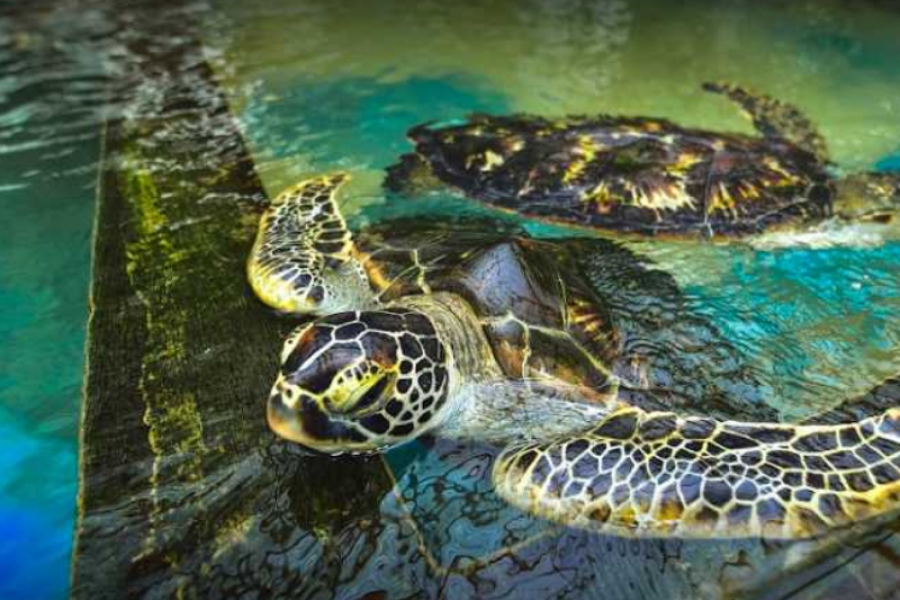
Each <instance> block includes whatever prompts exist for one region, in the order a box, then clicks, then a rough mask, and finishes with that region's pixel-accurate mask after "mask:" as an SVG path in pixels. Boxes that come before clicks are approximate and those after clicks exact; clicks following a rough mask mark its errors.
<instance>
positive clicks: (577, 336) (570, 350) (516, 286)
mask: <svg viewBox="0 0 900 600" xmlns="http://www.w3.org/2000/svg"><path fill="white" fill-rule="evenodd" d="M354 241H355V243H356V244H357V247H358V249H359V251H360V255H361V258H362V259H363V260H364V261H365V263H366V267H367V270H368V272H369V274H370V277H371V278H372V281H373V284H374V286H375V287H376V288H377V289H378V290H379V291H380V299H381V300H382V301H384V302H394V301H397V302H400V303H402V301H403V298H404V297H406V296H408V295H412V294H430V293H435V292H442V291H444V292H452V293H455V294H458V295H460V296H462V297H463V298H465V299H466V300H467V301H468V302H469V303H470V304H471V305H472V306H473V308H474V310H475V311H476V312H477V314H478V315H479V316H480V317H481V318H482V319H483V323H484V328H485V329H484V331H485V334H486V335H487V338H488V340H489V341H490V343H491V346H492V349H493V351H494V355H495V356H496V358H497V361H498V363H499V364H500V365H501V367H502V368H503V369H504V371H505V372H506V374H507V375H508V376H509V377H510V378H511V379H513V380H516V381H519V380H532V381H534V380H538V381H539V380H540V378H541V377H542V376H546V377H548V378H552V379H555V380H556V381H558V382H562V383H565V384H569V385H573V386H577V387H578V388H580V393H581V394H582V395H586V396H590V393H585V392H590V391H591V390H593V391H594V392H596V393H597V396H598V397H600V396H604V395H606V394H607V393H608V392H609V391H610V377H609V375H610V373H613V374H615V375H616V376H617V377H618V378H619V380H620V381H621V382H622V383H623V384H624V385H623V386H620V388H619V394H620V396H621V398H622V399H623V400H624V401H626V402H629V403H632V404H634V405H637V406H641V407H642V408H645V409H648V410H660V409H667V410H672V409H678V410H682V411H684V412H686V413H694V414H700V415H706V416H709V415H714V416H716V417H719V418H725V419H727V418H741V417H744V418H757V419H758V418H760V416H766V417H768V418H776V417H777V415H775V414H773V413H772V411H771V409H768V408H767V407H766V406H765V404H764V402H763V396H762V394H755V392H754V390H758V389H759V387H760V386H759V385H758V383H757V382H756V381H755V379H754V376H753V374H752V373H751V372H750V371H749V370H748V369H747V368H746V366H745V364H744V361H743V360H742V359H741V358H740V355H739V354H740V353H739V352H738V351H737V350H736V349H734V348H732V347H731V346H730V345H729V344H728V342H727V340H725V339H724V338H723V337H722V334H721V333H720V332H718V331H717V330H716V328H715V327H714V326H713V325H712V324H711V323H710V322H709V321H708V320H707V319H705V318H703V317H702V316H700V315H698V314H696V313H694V312H693V311H692V310H691V309H690V308H689V307H688V306H686V304H685V302H684V298H683V296H682V294H681V293H680V290H679V288H678V285H677V283H676V282H675V281H674V280H673V279H672V278H671V276H669V275H668V274H667V273H665V272H663V271H660V270H658V269H654V268H653V267H652V266H651V265H649V264H648V263H647V262H646V260H645V259H643V258H641V257H639V256H637V255H635V254H634V253H633V252H632V251H630V250H628V249H627V248H626V247H624V246H623V245H622V244H619V243H617V242H613V241H610V240H603V239H596V238H567V239H555V240H539V239H534V238H532V237H529V236H528V234H527V233H526V232H525V231H524V230H522V229H520V228H519V227H517V226H516V225H514V224H511V223H509V222H504V221H499V220H497V221H495V220H492V219H482V218H465V219H456V220H454V219H450V218H441V219H433V220H431V221H428V220H422V219H410V218H403V219H394V220H390V221H382V222H379V223H376V224H373V225H369V226H367V227H365V228H363V229H362V230H361V231H358V232H355V233H354ZM691 340H693V341H694V342H696V343H694V342H691ZM701 341H702V342H701ZM687 348H691V350H690V351H688V350H687ZM707 354H708V355H707ZM725 356H727V360H723V357H725Z"/></svg>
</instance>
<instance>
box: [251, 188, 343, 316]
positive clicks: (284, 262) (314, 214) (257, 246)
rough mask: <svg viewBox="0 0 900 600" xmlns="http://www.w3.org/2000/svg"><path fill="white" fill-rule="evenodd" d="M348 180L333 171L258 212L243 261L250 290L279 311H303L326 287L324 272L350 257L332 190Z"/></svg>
mask: <svg viewBox="0 0 900 600" xmlns="http://www.w3.org/2000/svg"><path fill="white" fill-rule="evenodd" d="M347 180H348V177H347V175H345V174H343V173H337V174H333V175H325V176H322V177H316V178H314V179H309V180H306V181H303V182H302V183H299V184H297V185H295V186H293V187H291V188H288V189H287V190H285V191H284V192H282V193H281V194H280V195H279V196H278V197H277V198H276V199H275V200H274V201H273V202H272V206H270V207H269V208H268V209H267V210H266V212H265V214H264V215H263V216H262V219H261V221H260V226H259V233H258V235H257V237H256V242H255V243H254V245H253V250H252V251H251V253H250V258H249V260H248V262H247V275H248V279H249V280H250V285H251V287H252V288H253V291H254V292H255V293H256V294H257V296H259V298H260V299H261V300H262V301H263V302H265V303H266V304H268V305H270V306H272V307H274V308H277V309H279V310H282V311H284V312H308V311H310V310H311V309H315V308H316V307H318V306H320V305H321V304H322V302H323V301H324V300H325V297H326V294H328V293H329V290H328V289H327V286H326V285H325V281H324V278H323V273H324V271H325V269H326V267H334V266H336V265H341V264H344V263H347V262H348V261H350V259H351V258H352V257H351V252H352V247H353V245H352V242H351V240H350V232H349V231H348V230H347V225H346V223H345V222H344V217H343V216H342V215H341V213H340V211H339V210H338V209H337V207H336V204H335V194H337V191H338V190H339V189H340V187H341V186H342V185H343V184H344V183H346V181H347Z"/></svg>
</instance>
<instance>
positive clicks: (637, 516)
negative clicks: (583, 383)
mask: <svg viewBox="0 0 900 600" xmlns="http://www.w3.org/2000/svg"><path fill="white" fill-rule="evenodd" d="M494 477H495V482H496V485H497V491H498V493H499V494H500V495H501V496H503V497H504V498H505V499H506V500H508V501H509V502H511V503H513V504H514V505H516V506H518V507H520V508H522V509H524V510H526V511H528V512H531V513H534V514H536V515H539V516H542V517H545V518H549V519H552V520H554V521H557V522H562V523H565V524H569V525H574V526H578V527H585V528H590V529H597V530H601V531H604V532H609V533H615V534H620V535H632V536H644V537H682V538H746V537H765V538H773V539H793V538H810V537H816V536H819V535H822V534H824V533H827V532H828V531H829V530H830V529H831V528H834V527H841V526H847V525H851V524H853V523H856V522H858V521H862V520H864V519H868V518H873V517H879V516H886V515H889V514H890V513H892V512H893V511H895V510H897V509H900V409H896V408H894V409H891V410H888V411H886V412H884V413H882V414H881V415H879V416H876V417H869V418H866V419H863V420H861V421H858V422H855V423H852V424H846V425H822V426H817V425H796V424H768V423H740V422H736V421H716V420H714V419H707V418H679V417H678V416H676V415H674V414H672V413H665V412H644V411H641V410H639V409H636V408H626V409H621V410H618V411H616V412H614V413H612V414H611V415H609V416H608V417H606V418H605V419H604V420H603V421H601V422H600V423H599V424H598V425H597V426H595V427H593V428H591V429H588V430H586V431H584V432H582V433H581V434H580V435H568V436H561V437H559V438H556V440H554V441H550V442H545V443H533V444H524V445H519V446H516V447H514V448H512V449H510V450H507V451H506V452H504V453H503V454H502V455H501V456H500V457H499V458H498V459H497V462H496V464H495V466H494Z"/></svg>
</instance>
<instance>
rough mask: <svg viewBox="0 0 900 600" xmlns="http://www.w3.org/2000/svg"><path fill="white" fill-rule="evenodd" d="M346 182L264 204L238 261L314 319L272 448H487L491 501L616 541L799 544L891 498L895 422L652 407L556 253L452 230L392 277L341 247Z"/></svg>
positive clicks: (274, 401) (333, 180)
mask: <svg viewBox="0 0 900 600" xmlns="http://www.w3.org/2000/svg"><path fill="white" fill-rule="evenodd" d="M345 179H346V178H345V176H343V175H331V176H325V177H321V178H316V179H312V180H309V181H306V182H304V183H301V184H299V185H298V186H295V187H293V188H291V189H289V190H287V191H286V192H284V193H283V194H282V195H281V196H279V197H278V198H277V199H276V200H275V201H274V203H273V205H272V207H270V208H269V209H268V211H267V213H266V214H265V215H264V216H263V218H262V220H261V224H260V229H259V233H258V236H257V240H256V243H255V244H254V247H253V250H252V252H251V256H250V259H249V262H248V275H249V279H250V282H251V285H252V287H253V289H254V290H255V291H256V293H257V294H258V295H259V297H260V298H262V299H263V300H264V301H266V302H267V303H269V304H270V305H272V306H273V307H275V308H277V309H280V310H287V311H299V312H304V313H307V314H310V315H320V316H318V317H317V318H315V319H314V320H312V321H310V322H309V323H307V324H305V325H303V326H301V327H300V328H299V329H297V330H296V331H295V332H294V333H292V334H291V335H290V336H289V337H288V339H287V340H286V342H285V344H284V348H283V350H282V354H281V368H280V372H279V374H278V376H277V379H276V382H275V384H274V386H273V388H272V390H271V393H270V396H269V399H268V408H267V414H268V421H269V424H270V426H271V428H272V429H273V430H274V431H275V432H276V433H277V434H279V435H280V436H282V437H284V438H287V439H289V440H292V441H294V442H297V443H299V444H302V445H303V446H305V447H307V448H310V449H313V450H317V451H320V452H323V453H327V454H344V453H351V454H364V453H372V452H379V451H382V450H385V449H387V448H390V447H392V446H395V445H398V444H402V443H405V442H408V441H411V440H413V439H415V438H417V437H419V436H421V435H422V434H424V433H426V432H432V433H437V434H439V435H442V436H457V437H465V438H469V439H477V440H481V441H483V442H484V443H488V444H496V445H499V446H501V447H502V448H503V449H502V451H501V453H500V454H499V456H498V458H497V459H496V461H495V462H494V466H493V479H494V482H495V484H496V491H497V493H498V494H499V495H500V496H502V497H503V498H504V499H506V500H507V501H508V502H510V503H512V504H513V505H516V506H518V507H520V508H522V509H523V510H525V511H528V512H531V513H533V514H536V515H539V516H543V517H547V518H549V519H552V520H555V521H558V522H562V523H565V524H568V525H573V526H579V527H585V528H594V529H601V530H603V531H607V532H612V533H617V534H626V535H627V534H630V535H638V536H654V537H660V536H680V537H748V536H767V537H776V538H794V537H811V536H816V535H819V534H822V533H823V532H825V531H827V530H828V529H829V528H831V527H835V526H843V525H847V524H850V523H853V522H855V521H857V520H861V519H864V518H868V517H872V516H876V515H880V514H883V513H885V512H887V511H889V510H891V509H893V508H895V507H897V506H898V504H900V471H898V469H900V409H896V408H890V409H888V410H884V411H883V412H881V413H880V414H878V415H876V416H868V417H866V418H863V419H860V420H858V421H855V422H852V423H846V424H840V425H802V424H779V423H774V422H766V421H767V420H768V419H769V417H768V416H766V417H765V419H760V420H759V421H755V420H750V421H747V422H742V421H734V420H724V419H721V418H713V417H710V416H691V415H690V414H689V413H682V412H681V411H680V410H679V413H677V414H676V413H675V412H670V411H665V410H659V409H658V407H657V403H656V399H655V398H654V397H653V395H652V394H646V395H644V394H642V393H641V388H640V387H638V388H633V389H629V390H628V393H627V394H624V393H622V392H623V388H625V387H627V386H625V385H624V384H621V385H620V382H618V381H617V378H616V377H614V376H613V375H612V374H611V372H610V369H609V368H608V365H609V363H610V361H611V360H612V359H613V354H614V353H615V350H616V343H615V341H616V335H617V333H616V331H615V328H613V327H611V325H610V323H611V322H610V318H609V315H608V312H607V311H606V310H605V308H604V307H603V306H602V305H601V304H600V303H599V302H598V301H597V297H596V295H594V294H593V293H592V290H591V289H590V288H589V287H588V286H587V285H585V281H584V274H583V273H579V272H573V271H572V270H571V269H572V268H573V266H572V263H571V261H572V259H573V258H572V257H573V255H574V252H573V250H572V247H568V246H567V245H566V244H567V243H568V242H565V241H562V242H557V241H553V242H542V241H539V240H532V239H527V238H521V237H509V236H508V235H507V233H503V232H501V233H502V235H501V236H499V237H498V238H495V239H493V240H491V241H490V242H489V243H482V242H481V241H480V240H481V238H480V237H479V236H480V235H481V234H478V235H476V234H472V235H470V236H468V237H466V236H465V234H464V233H463V232H456V234H455V235H459V236H460V237H458V238H454V239H453V240H452V242H453V244H446V243H443V244H439V246H440V248H441V251H439V252H431V251H430V250H428V248H427V246H425V245H420V246H417V247H415V248H413V249H412V250H411V251H408V252H405V254H406V261H405V263H404V261H403V260H398V261H396V265H395V261H394V260H387V259H386V257H385V255H396V258H398V259H399V258H402V256H401V255H403V254H404V252H401V251H399V250H397V249H396V248H394V247H392V246H391V245H390V244H388V243H385V244H381V243H380V242H383V241H385V240H381V239H379V237H378V236H377V235H376V236H375V237H374V238H372V239H371V240H369V242H368V244H369V246H370V247H369V248H368V251H367V249H366V248H364V247H360V246H358V244H357V243H358V242H359V239H351V235H350V233H349V231H348V230H347V227H346V225H345V222H344V219H343V218H342V216H341V214H340V211H339V209H338V207H337V206H336V203H335V193H336V190H337V189H338V188H339V187H340V185H341V184H342V183H343V182H344V181H345ZM356 237H357V238H359V237H360V236H358V235H357V236H356ZM489 237H490V236H489ZM594 241H596V240H594ZM453 248H456V250H453ZM446 249H449V250H448V251H449V252H450V253H451V254H453V256H451V257H450V259H449V260H444V257H443V254H442V253H441V252H443V250H446ZM601 256H602V255H601ZM594 257H595V258H596V254H595V255H594ZM404 264H405V265H406V266H404ZM370 286H371V287H370ZM373 289H374V290H376V291H373ZM699 408H701V409H702V407H699ZM695 414H696V411H695ZM744 414H751V415H752V414H754V413H753V411H752V410H749V409H748V410H746V411H745V413H744ZM757 414H765V413H764V411H762V410H760V411H758V412H757Z"/></svg>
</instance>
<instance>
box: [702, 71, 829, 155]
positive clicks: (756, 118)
mask: <svg viewBox="0 0 900 600" xmlns="http://www.w3.org/2000/svg"><path fill="white" fill-rule="evenodd" d="M703 89H704V90H706V91H708V92H713V93H715V94H722V95H724V96H727V97H728V98H729V99H730V100H731V101H733V102H735V103H736V104H737V105H738V106H740V107H741V109H742V111H743V112H744V113H745V114H746V115H747V116H748V117H749V118H750V120H752V121H753V126H754V127H756V129H757V130H759V132H760V133H762V134H763V135H764V136H766V137H768V138H776V139H781V140H787V141H789V142H791V143H793V144H795V145H797V146H798V147H800V148H802V149H804V150H806V151H807V152H811V153H812V154H814V155H816V156H817V157H818V158H819V160H821V161H822V162H823V163H825V162H828V148H827V146H826V144H825V138H823V137H822V135H821V134H820V133H819V132H818V130H816V127H815V125H813V123H812V121H810V120H809V119H808V118H807V117H806V116H805V115H804V114H803V113H802V112H800V111H799V110H798V109H797V108H796V107H795V106H793V105H791V104H788V103H787V102H783V101H781V100H776V99H775V98H772V97H770V96H766V95H763V94H757V93H754V92H752V91H749V90H747V89H745V88H742V87H740V86H738V85H734V84H731V83H726V82H721V81H717V82H707V83H704V84H703Z"/></svg>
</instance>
